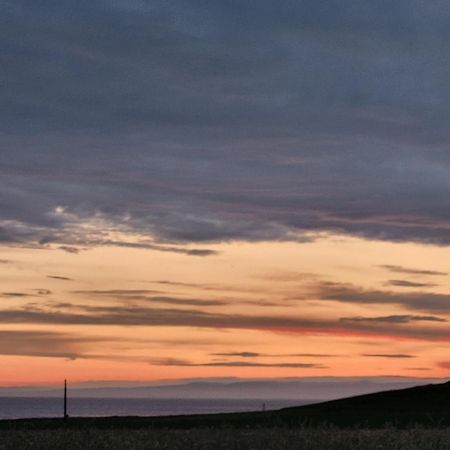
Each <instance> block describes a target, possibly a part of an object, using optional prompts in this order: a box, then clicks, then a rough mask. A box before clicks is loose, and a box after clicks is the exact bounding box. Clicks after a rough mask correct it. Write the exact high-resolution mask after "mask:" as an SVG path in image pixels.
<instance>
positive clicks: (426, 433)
mask: <svg viewBox="0 0 450 450" xmlns="http://www.w3.org/2000/svg"><path fill="white" fill-rule="evenodd" d="M90 449H95V450H127V449H133V450H144V449H145V450H156V449H157V450H164V449H166V450H169V449H174V450H178V449H179V450H210V449H211V450H225V449H226V450H281V449H283V450H291V449H292V450H294V449H298V450H300V449H301V450H344V449H345V450H347V449H351V450H375V449H376V450H380V449H386V450H391V449H392V450H394V449H395V450H419V449H420V450H437V449H439V450H441V449H449V450H450V429H420V428H415V429H409V430H396V429H394V428H392V429H391V428H387V429H381V430H365V429H359V430H339V429H333V428H316V429H313V428H303V429H285V428H270V429H266V430H265V429H231V428H230V429H194V430H151V429H147V430H142V429H141V430H125V429H123V430H121V429H115V430H98V429H94V428H86V429H67V430H64V429H59V430H29V431H28V430H7V431H0V450H90Z"/></svg>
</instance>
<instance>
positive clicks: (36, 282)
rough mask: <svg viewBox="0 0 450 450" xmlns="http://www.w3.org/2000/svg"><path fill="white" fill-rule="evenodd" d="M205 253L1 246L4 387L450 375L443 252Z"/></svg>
mask: <svg viewBox="0 0 450 450" xmlns="http://www.w3.org/2000/svg"><path fill="white" fill-rule="evenodd" d="M208 248H210V249H211V250H215V251H217V252H218V254H217V255H212V256H204V257H199V256H190V255H185V254H180V253H173V252H167V251H165V252H162V251H156V250H153V249H135V248H122V247H112V246H111V247H96V248H90V249H86V250H82V251H80V252H79V253H78V254H74V253H68V252H63V251H61V250H58V249H52V248H47V249H33V248H14V247H2V249H1V254H0V259H1V260H2V261H4V263H3V264H2V265H1V272H0V280H1V283H2V294H1V295H2V311H3V312H4V316H3V319H2V320H3V323H2V326H1V330H0V332H1V333H2V336H3V337H2V342H3V343H2V344H1V345H0V352H1V355H0V359H1V361H0V385H1V386H16V385H28V384H46V383H50V384H51V383H57V382H59V381H60V380H61V379H63V378H68V379H70V380H71V381H72V382H75V381H91V380H105V381H106V380H128V381H155V380H160V379H173V380H176V379H182V378H199V377H230V376H233V377H243V378H247V377H248V378H277V377H301V376H370V375H373V376H376V375H380V376H381V375H399V376H426V377H446V376H448V375H449V369H448V368H445V367H446V363H447V364H448V360H447V361H446V360H445V358H443V357H442V355H443V354H445V353H444V352H445V349H446V347H447V345H448V341H449V340H450V332H449V331H448V324H447V322H446V320H448V319H450V316H449V314H448V312H446V311H445V310H444V309H443V308H442V307H436V306H433V304H432V303H431V302H433V301H440V302H445V296H446V295H450V285H449V277H448V275H446V274H447V273H450V260H449V259H448V254H447V253H448V252H447V251H446V250H445V249H443V248H439V247H435V246H425V245H417V244H406V243H405V244H393V243H386V242H379V241H367V240H362V239H355V238H343V237H340V236H323V237H321V238H320V239H317V240H315V241H312V242H308V243H287V242H286V243H282V242H274V243H268V242H262V243H241V242H236V243H226V244H215V245H210V246H208ZM421 269H422V270H421ZM425 269H426V270H425ZM402 270H403V272H402ZM430 271H434V272H439V273H436V274H430V273H427V272H430ZM420 272H422V273H420ZM423 292H426V293H428V294H429V295H430V304H429V306H427V305H428V304H427V298H424V299H422V298H419V299H417V298H416V297H417V294H418V293H421V294H423ZM433 296H438V297H439V296H441V297H439V298H438V299H437V300H434V297H433ZM449 298H450V297H449Z"/></svg>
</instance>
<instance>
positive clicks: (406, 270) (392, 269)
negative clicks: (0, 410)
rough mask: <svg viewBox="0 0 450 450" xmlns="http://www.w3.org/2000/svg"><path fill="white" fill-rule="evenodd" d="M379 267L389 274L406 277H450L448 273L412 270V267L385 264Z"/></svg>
mask: <svg viewBox="0 0 450 450" xmlns="http://www.w3.org/2000/svg"><path fill="white" fill-rule="evenodd" d="M378 267H381V268H382V269H386V270H388V271H389V272H394V273H403V274H406V275H426V276H445V275H448V273H447V272H438V271H436V270H425V269H412V268H410V267H403V266H395V265H391V264H383V265H380V266H378Z"/></svg>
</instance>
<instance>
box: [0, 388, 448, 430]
mask: <svg viewBox="0 0 450 450" xmlns="http://www.w3.org/2000/svg"><path fill="white" fill-rule="evenodd" d="M324 424H328V425H334V426H338V427H362V426H364V427H381V426H386V425H392V426H397V427H409V426H413V425H421V426H427V427H441V426H442V427H443V426H449V425H450V382H447V383H444V384H430V385H426V386H418V387H413V388H408V389H401V390H395V391H385V392H379V393H375V394H368V395H360V396H357V397H350V398H345V399H341V400H332V401H328V402H323V403H318V404H315V405H307V406H300V407H293V408H285V409H280V410H278V411H266V412H248V413H231V414H229V413H228V414H208V415H185V416H167V417H101V418H81V417H80V418H77V417H72V418H70V419H69V420H67V422H64V421H63V420H62V419H20V420H3V421H0V429H54V428H60V427H67V428H84V427H95V428H128V429H133V428H148V427H150V428H166V429H167V428H168V429H170V428H171V429H188V428H198V427H209V428H222V427H260V426H263V427H269V426H301V425H303V426H319V425H324Z"/></svg>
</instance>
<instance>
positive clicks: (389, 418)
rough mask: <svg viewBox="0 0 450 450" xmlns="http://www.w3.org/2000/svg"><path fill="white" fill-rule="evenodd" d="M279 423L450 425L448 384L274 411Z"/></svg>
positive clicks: (449, 390) (449, 385) (449, 386)
mask: <svg viewBox="0 0 450 450" xmlns="http://www.w3.org/2000/svg"><path fill="white" fill-rule="evenodd" d="M276 414H278V415H279V416H280V419H281V420H282V421H283V422H291V423H292V422H299V421H301V422H303V421H306V422H310V423H316V422H328V423H332V424H336V425H361V424H367V425H370V426H376V425H382V424H386V423H391V424H393V425H406V424H414V423H418V424H424V425H444V424H446V425H448V424H450V382H446V383H444V384H430V385H426V386H418V387H413V388H408V389H401V390H395V391H386V392H378V393H375V394H367V395H360V396H357V397H350V398H345V399H340V400H332V401H328V402H323V403H318V404H315V405H307V406H303V407H298V408H286V409H283V410H280V411H278V412H277V413H276Z"/></svg>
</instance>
